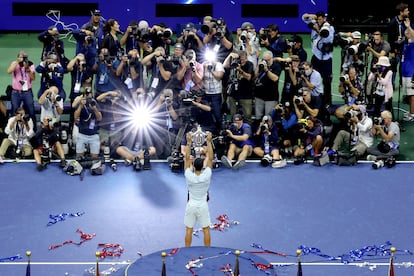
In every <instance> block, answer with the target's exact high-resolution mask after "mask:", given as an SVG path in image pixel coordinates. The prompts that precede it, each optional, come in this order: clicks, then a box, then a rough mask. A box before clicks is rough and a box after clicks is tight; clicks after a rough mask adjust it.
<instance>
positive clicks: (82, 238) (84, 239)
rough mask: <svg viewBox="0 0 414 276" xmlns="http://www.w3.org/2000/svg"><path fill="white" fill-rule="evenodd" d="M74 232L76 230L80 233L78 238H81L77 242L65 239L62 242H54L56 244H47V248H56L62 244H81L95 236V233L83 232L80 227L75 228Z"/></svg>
mask: <svg viewBox="0 0 414 276" xmlns="http://www.w3.org/2000/svg"><path fill="white" fill-rule="evenodd" d="M76 232H77V233H78V234H80V238H81V240H80V241H79V242H74V241H73V240H67V241H64V242H63V243H61V244H56V245H51V246H49V250H53V249H56V248H59V247H62V246H64V245H67V244H75V245H82V243H84V242H86V241H88V240H91V239H92V238H93V237H95V236H96V234H95V233H93V234H85V233H84V232H82V231H81V230H80V229H77V230H76Z"/></svg>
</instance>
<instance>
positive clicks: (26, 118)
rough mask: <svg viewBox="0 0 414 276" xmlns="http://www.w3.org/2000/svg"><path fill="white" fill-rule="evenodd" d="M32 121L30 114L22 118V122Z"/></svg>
mask: <svg viewBox="0 0 414 276" xmlns="http://www.w3.org/2000/svg"><path fill="white" fill-rule="evenodd" d="M29 120H30V115H29V114H24V115H23V116H21V117H20V120H19V121H20V122H22V121H24V122H28V121H29Z"/></svg>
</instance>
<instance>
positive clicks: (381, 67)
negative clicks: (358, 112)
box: [368, 56, 394, 117]
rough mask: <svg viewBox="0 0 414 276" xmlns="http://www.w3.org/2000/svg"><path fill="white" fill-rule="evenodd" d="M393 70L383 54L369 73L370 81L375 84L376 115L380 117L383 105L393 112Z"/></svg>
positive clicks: (374, 114)
mask: <svg viewBox="0 0 414 276" xmlns="http://www.w3.org/2000/svg"><path fill="white" fill-rule="evenodd" d="M392 74H393V73H392V70H391V64H390V61H389V59H388V57H386V56H381V57H380V58H379V59H378V62H377V63H376V64H375V66H374V67H373V68H372V69H371V72H370V73H369V75H368V81H370V82H372V83H373V84H374V86H373V87H375V88H374V89H373V90H374V92H373V94H374V113H373V116H374V117H379V116H380V112H381V108H382V105H383V104H385V109H386V110H389V111H390V112H391V114H393V107H392V95H393V93H394V89H393V87H392Z"/></svg>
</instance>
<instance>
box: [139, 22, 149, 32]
mask: <svg viewBox="0 0 414 276" xmlns="http://www.w3.org/2000/svg"><path fill="white" fill-rule="evenodd" d="M148 28H149V24H148V22H147V21H145V20H140V21H139V22H138V30H144V29H148Z"/></svg>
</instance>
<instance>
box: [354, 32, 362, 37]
mask: <svg viewBox="0 0 414 276" xmlns="http://www.w3.org/2000/svg"><path fill="white" fill-rule="evenodd" d="M352 38H361V33H360V32H358V31H355V32H352Z"/></svg>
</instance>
